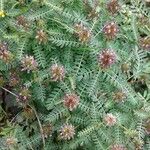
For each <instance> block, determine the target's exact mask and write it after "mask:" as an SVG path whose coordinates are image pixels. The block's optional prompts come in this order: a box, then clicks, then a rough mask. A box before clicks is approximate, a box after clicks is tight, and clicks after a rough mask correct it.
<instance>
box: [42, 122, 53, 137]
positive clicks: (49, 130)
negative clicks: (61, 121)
mask: <svg viewBox="0 0 150 150" xmlns="http://www.w3.org/2000/svg"><path fill="white" fill-rule="evenodd" d="M42 128H43V136H44V137H45V138H48V137H49V136H51V134H52V125H51V124H45V125H43V126H42Z"/></svg>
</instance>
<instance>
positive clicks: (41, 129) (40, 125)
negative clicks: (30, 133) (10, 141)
mask: <svg viewBox="0 0 150 150" xmlns="http://www.w3.org/2000/svg"><path fill="white" fill-rule="evenodd" d="M28 106H29V107H30V108H31V109H32V110H33V111H34V114H35V116H36V118H37V121H38V124H39V127H40V132H41V136H42V140H43V147H45V138H44V135H43V128H42V124H41V122H40V119H39V116H38V114H37V112H36V110H35V109H34V108H33V107H32V106H31V105H29V104H28Z"/></svg>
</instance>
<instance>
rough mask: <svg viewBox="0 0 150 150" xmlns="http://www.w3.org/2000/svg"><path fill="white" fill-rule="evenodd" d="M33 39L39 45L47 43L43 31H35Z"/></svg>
mask: <svg viewBox="0 0 150 150" xmlns="http://www.w3.org/2000/svg"><path fill="white" fill-rule="evenodd" d="M35 38H36V39H37V40H38V42H39V44H41V43H47V41H48V37H47V34H46V32H44V31H43V30H39V31H37V32H36V37H35Z"/></svg>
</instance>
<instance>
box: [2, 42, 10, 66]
mask: <svg viewBox="0 0 150 150" xmlns="http://www.w3.org/2000/svg"><path fill="white" fill-rule="evenodd" d="M12 58H13V55H12V53H11V52H10V51H9V50H8V43H7V42H2V43H0V59H2V60H3V61H4V62H6V63H9V62H10V61H11V60H12Z"/></svg>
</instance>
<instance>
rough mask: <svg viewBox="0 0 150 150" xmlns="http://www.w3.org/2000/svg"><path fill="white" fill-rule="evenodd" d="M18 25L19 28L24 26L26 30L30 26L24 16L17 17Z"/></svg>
mask: <svg viewBox="0 0 150 150" xmlns="http://www.w3.org/2000/svg"><path fill="white" fill-rule="evenodd" d="M17 24H18V25H19V26H22V27H24V28H26V29H27V28H28V26H29V24H28V22H27V20H26V18H25V17H24V16H18V17H17Z"/></svg>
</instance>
